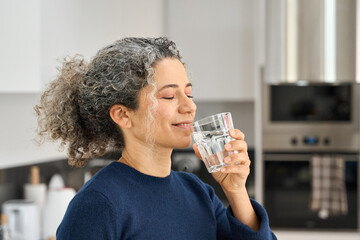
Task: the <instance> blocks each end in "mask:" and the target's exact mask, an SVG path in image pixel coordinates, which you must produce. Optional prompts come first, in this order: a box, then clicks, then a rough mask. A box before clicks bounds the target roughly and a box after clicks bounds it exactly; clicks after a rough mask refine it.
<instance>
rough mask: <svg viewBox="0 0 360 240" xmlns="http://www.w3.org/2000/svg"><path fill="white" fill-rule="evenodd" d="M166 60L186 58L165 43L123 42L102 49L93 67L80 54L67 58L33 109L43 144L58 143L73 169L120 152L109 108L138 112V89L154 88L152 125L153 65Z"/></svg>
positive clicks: (120, 136)
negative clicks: (66, 149) (119, 107)
mask: <svg viewBox="0 0 360 240" xmlns="http://www.w3.org/2000/svg"><path fill="white" fill-rule="evenodd" d="M164 58H176V59H178V60H179V61H181V59H182V57H181V55H180V52H179V50H178V49H177V47H176V45H175V43H174V42H172V41H170V40H168V39H167V38H124V39H122V40H119V41H116V42H114V43H113V44H111V45H109V46H107V47H105V48H103V49H101V50H99V51H98V53H97V54H96V55H95V57H94V58H93V59H92V61H91V62H90V63H89V64H87V63H86V62H85V60H84V58H83V57H82V56H81V55H75V56H74V57H67V58H65V59H64V61H63V64H62V67H61V69H59V70H60V74H59V76H58V77H57V78H56V79H55V80H54V81H53V82H51V83H50V85H49V87H48V88H47V89H46V91H45V92H44V93H43V95H42V96H41V100H40V104H39V105H37V106H35V111H36V114H37V116H38V130H37V132H38V135H39V137H40V140H41V141H43V140H44V138H45V137H47V138H48V139H51V140H58V139H60V140H61V145H62V146H66V147H67V148H68V155H69V164H70V165H72V166H84V164H85V163H86V161H87V159H89V158H92V157H95V156H101V155H103V154H105V152H106V151H107V150H108V149H110V148H112V149H122V148H123V147H124V146H125V142H124V137H123V134H122V132H121V129H120V128H119V126H118V125H117V124H116V123H114V122H113V121H112V119H111V117H110V114H109V111H110V108H111V107H112V106H113V105H115V104H122V105H124V106H125V107H127V108H129V109H132V110H136V109H137V108H138V104H139V103H138V100H139V92H140V90H141V89H143V88H144V87H145V86H148V85H151V86H152V87H153V90H152V94H150V95H151V97H150V98H151V99H152V102H153V105H152V108H150V109H149V110H148V116H149V119H150V120H149V121H148V123H149V124H151V122H152V121H151V119H153V115H152V112H153V109H154V108H155V106H156V103H157V102H156V99H155V98H154V93H155V91H156V87H155V84H154V81H153V76H154V66H155V65H156V64H157V62H159V61H160V60H162V59H164ZM148 140H149V139H148Z"/></svg>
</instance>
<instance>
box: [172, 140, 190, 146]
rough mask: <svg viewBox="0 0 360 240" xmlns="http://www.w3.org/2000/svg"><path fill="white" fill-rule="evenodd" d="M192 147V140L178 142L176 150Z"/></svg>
mask: <svg viewBox="0 0 360 240" xmlns="http://www.w3.org/2000/svg"><path fill="white" fill-rule="evenodd" d="M190 145H191V139H190V140H189V141H184V142H178V143H177V144H176V146H175V147H174V148H188V147H190Z"/></svg>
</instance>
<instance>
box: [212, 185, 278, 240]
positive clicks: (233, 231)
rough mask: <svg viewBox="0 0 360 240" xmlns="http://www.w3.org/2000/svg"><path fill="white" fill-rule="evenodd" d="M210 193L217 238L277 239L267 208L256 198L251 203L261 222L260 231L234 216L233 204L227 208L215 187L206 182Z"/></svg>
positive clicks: (245, 239)
mask: <svg viewBox="0 0 360 240" xmlns="http://www.w3.org/2000/svg"><path fill="white" fill-rule="evenodd" d="M206 187H207V188H208V191H209V195H210V197H211V199H212V202H213V207H214V211H215V216H216V221H217V239H239V240H247V239H249V240H250V239H251V240H276V239H277V238H276V236H275V234H274V233H273V232H272V231H271V229H270V226H269V219H268V216H267V213H266V211H265V209H264V208H263V207H262V206H261V205H260V204H259V203H257V202H256V201H255V200H253V199H250V200H251V204H252V206H253V208H254V211H255V213H256V215H257V217H258V219H259V222H260V229H259V230H258V231H254V230H252V229H251V228H250V227H248V226H247V225H245V224H243V223H242V222H240V221H239V220H237V219H236V218H235V217H234V214H233V212H232V209H231V206H229V207H228V208H227V209H226V208H225V207H224V206H223V204H222V202H221V201H220V199H219V198H218V197H217V196H216V194H215V192H214V189H213V188H212V187H211V186H209V185H207V184H206Z"/></svg>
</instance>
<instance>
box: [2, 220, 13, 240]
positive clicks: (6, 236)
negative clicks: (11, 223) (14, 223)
mask: <svg viewBox="0 0 360 240" xmlns="http://www.w3.org/2000/svg"><path fill="white" fill-rule="evenodd" d="M0 222H1V225H0V240H11V238H10V231H9V227H8V220H7V216H6V215H5V214H1V220H0Z"/></svg>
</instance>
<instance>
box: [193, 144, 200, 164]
mask: <svg viewBox="0 0 360 240" xmlns="http://www.w3.org/2000/svg"><path fill="white" fill-rule="evenodd" d="M192 147H193V149H194V152H195V154H196V156H197V157H198V158H199V159H201V160H202V158H201V155H200V152H199V149H198V147H197V145H196V143H194V144H193V145H192Z"/></svg>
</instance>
